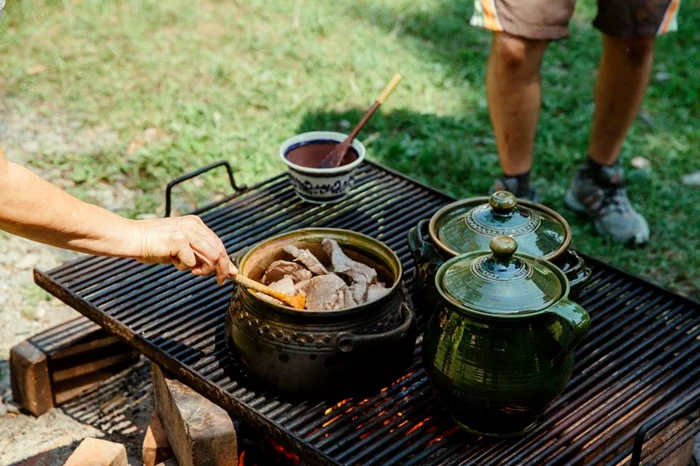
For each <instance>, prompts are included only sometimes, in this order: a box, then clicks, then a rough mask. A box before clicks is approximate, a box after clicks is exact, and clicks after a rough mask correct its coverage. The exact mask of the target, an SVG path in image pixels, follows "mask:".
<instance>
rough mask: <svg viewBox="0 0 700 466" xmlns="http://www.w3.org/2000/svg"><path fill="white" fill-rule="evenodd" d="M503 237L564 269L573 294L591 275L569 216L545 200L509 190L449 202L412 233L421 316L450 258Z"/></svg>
mask: <svg viewBox="0 0 700 466" xmlns="http://www.w3.org/2000/svg"><path fill="white" fill-rule="evenodd" d="M500 235H504V236H510V237H513V238H515V240H516V241H517V242H518V248H519V251H520V252H522V253H525V254H530V255H532V256H535V257H538V258H542V259H546V260H548V261H550V262H551V263H553V264H554V265H556V266H557V267H559V268H560V269H561V271H562V272H564V275H566V278H567V279H568V280H569V284H570V286H571V288H572V290H573V292H574V293H576V292H577V291H579V290H580V289H581V288H582V287H583V286H584V285H585V284H586V282H588V280H589V279H590V277H591V270H590V269H589V268H588V267H587V266H586V265H585V263H584V261H583V259H582V258H581V257H580V256H579V255H578V254H577V253H576V252H575V251H574V250H573V249H570V248H569V245H570V244H571V238H572V234H571V227H570V226H569V224H568V223H567V221H566V220H565V219H564V217H562V216H561V215H559V214H558V213H556V212H555V211H553V210H552V209H550V208H548V207H545V206H543V205H541V204H537V203H534V202H528V201H521V200H518V199H517V198H516V197H515V196H514V195H513V194H512V193H510V192H508V191H497V192H495V193H493V194H492V195H491V196H490V197H475V198H471V199H464V200H461V201H456V202H453V203H451V204H448V205H446V206H445V207H443V208H442V209H440V210H438V211H437V212H436V213H435V214H434V215H433V216H432V217H431V218H430V221H428V220H421V221H419V222H418V225H416V226H415V227H414V228H412V229H411V230H410V231H409V234H408V245H409V249H410V250H411V254H412V256H413V261H414V263H415V268H414V272H413V290H414V293H413V301H414V303H415V304H416V312H417V314H420V315H423V316H427V315H429V314H430V312H432V309H433V307H434V305H435V303H436V302H437V301H438V299H439V293H438V292H437V290H436V289H435V286H434V285H433V282H434V281H435V273H436V271H437V269H438V268H439V267H440V266H441V265H442V264H443V263H444V262H445V261H446V260H448V259H450V258H452V257H456V256H458V255H460V254H467V253H472V252H477V251H484V252H488V250H489V241H491V239H492V238H494V237H496V236H500ZM574 298H576V296H574Z"/></svg>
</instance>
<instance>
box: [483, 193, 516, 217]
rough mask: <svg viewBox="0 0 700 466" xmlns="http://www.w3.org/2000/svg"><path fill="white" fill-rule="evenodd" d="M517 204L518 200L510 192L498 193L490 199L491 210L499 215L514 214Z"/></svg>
mask: <svg viewBox="0 0 700 466" xmlns="http://www.w3.org/2000/svg"><path fill="white" fill-rule="evenodd" d="M517 204H518V199H517V198H516V197H515V194H513V193H511V192H510V191H496V192H495V193H493V194H491V197H490V198H489V205H490V206H491V209H492V210H493V211H494V212H496V213H499V214H507V213H510V212H512V211H513V209H514V208H515V206H516V205H517Z"/></svg>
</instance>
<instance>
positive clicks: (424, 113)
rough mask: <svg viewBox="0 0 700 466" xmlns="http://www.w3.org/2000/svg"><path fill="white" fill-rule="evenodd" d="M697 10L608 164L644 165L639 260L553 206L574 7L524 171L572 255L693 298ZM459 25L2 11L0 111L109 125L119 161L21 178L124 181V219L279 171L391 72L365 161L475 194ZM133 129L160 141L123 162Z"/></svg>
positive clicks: (273, 10)
mask: <svg viewBox="0 0 700 466" xmlns="http://www.w3.org/2000/svg"><path fill="white" fill-rule="evenodd" d="M698 6H700V4H699V2H698V0H684V2H683V5H682V7H681V10H680V18H679V23H680V32H678V33H675V34H670V35H668V36H664V37H662V38H660V39H659V40H658V41H657V59H656V64H655V69H654V73H655V74H656V73H659V72H663V73H667V74H668V79H666V80H655V79H652V83H651V86H650V89H649V92H648V94H647V97H646V99H645V102H644V112H645V113H646V114H648V115H649V116H651V118H652V119H653V126H652V125H649V124H646V123H644V122H642V121H641V120H639V121H637V122H636V123H635V125H634V127H633V129H632V132H631V134H630V135H629V137H628V139H627V141H626V143H625V145H624V147H623V150H622V156H621V157H622V161H623V163H624V164H625V166H626V168H628V169H630V168H631V167H630V166H629V161H630V160H631V158H632V157H634V156H637V155H639V156H643V157H645V158H646V159H648V160H649V161H650V162H651V167H652V169H651V172H650V173H647V172H642V171H635V170H631V171H629V181H630V191H631V192H632V198H633V200H634V201H635V203H636V204H637V205H638V206H639V207H640V209H641V210H642V211H643V212H644V213H645V214H646V215H647V216H648V218H649V220H650V223H651V225H652V229H653V232H652V233H653V236H652V241H651V244H650V245H649V246H647V247H646V248H644V249H641V250H630V249H626V248H623V247H620V246H618V245H614V244H607V243H605V242H604V241H602V240H601V239H600V238H598V237H597V236H596V235H595V232H594V230H593V228H592V227H591V226H590V225H589V224H587V223H586V222H584V221H581V220H580V219H577V218H576V217H575V216H573V215H572V214H571V213H570V212H568V211H566V210H565V209H564V207H563V204H562V201H561V199H562V196H563V193H564V190H565V188H566V185H567V183H568V179H569V176H570V173H571V172H572V170H573V169H574V167H575V166H576V165H577V164H578V163H579V162H580V161H581V160H582V159H583V158H584V155H585V148H586V143H587V138H588V130H589V127H590V118H591V113H592V99H591V96H592V91H593V84H594V78H595V68H596V66H597V60H598V57H599V54H600V37H599V34H598V33H597V32H596V31H595V30H594V29H593V28H592V27H591V26H590V19H591V17H592V15H593V14H594V13H595V7H594V2H592V1H591V0H587V1H584V0H581V1H579V4H578V7H577V13H576V16H575V18H574V21H573V22H572V33H573V34H572V38H571V39H569V40H566V41H562V42H558V43H555V44H553V45H552V46H551V47H550V49H549V50H548V52H547V55H546V59H545V63H544V67H543V80H544V104H543V111H542V115H541V120H540V126H539V132H538V139H537V148H536V166H535V172H534V175H535V176H536V177H538V178H539V180H540V181H539V183H540V186H541V188H542V190H543V194H544V196H545V202H546V203H547V204H549V205H551V206H552V207H554V208H555V209H557V210H559V211H560V212H562V213H564V215H566V217H567V218H568V219H569V220H570V221H571V223H572V225H573V228H574V236H575V240H574V245H575V247H577V248H579V249H580V250H582V251H584V252H586V253H589V254H592V255H595V256H598V257H602V258H603V259H604V260H606V261H608V262H610V263H612V264H614V265H616V266H618V267H621V268H623V269H625V270H628V271H631V272H633V273H635V274H639V275H642V276H644V277H646V278H649V279H651V280H653V281H656V282H658V283H661V284H662V285H664V286H667V287H669V288H671V289H674V290H676V291H679V292H682V293H686V294H690V295H694V296H699V295H700V284H699V283H698V281H697V279H696V278H695V277H696V276H697V274H698V272H700V254H699V253H698V252H697V250H698V249H699V248H700V242H699V240H698V233H699V232H700V221H699V220H698V219H699V218H700V191H699V190H698V189H697V188H690V187H684V186H682V185H681V184H680V178H681V176H682V175H684V174H686V173H690V172H692V171H695V170H698V169H700V165H698V161H697V160H698V159H697V157H696V154H697V149H698V147H699V142H700V133H699V132H698V124H697V121H698V116H699V113H700V112H699V111H698V110H699V109H700V85H699V84H698V83H699V81H698V79H697V73H698V69H699V68H700V46H698V44H700V32H699V31H700V8H698ZM471 10H472V3H471V2H470V1H468V0H418V1H416V0H381V1H380V0H375V1H369V0H359V1H354V2H332V1H330V0H318V1H309V0H295V1H293V0H287V1H270V0H268V1H261V0H247V1H241V2H231V1H213V0H212V1H198V2H197V1H195V2H191V1H185V0H170V1H155V0H124V1H121V2H104V1H101V0H63V1H58V0H22V1H17V2H8V6H7V12H6V14H5V16H4V18H3V21H2V23H1V24H0V34H2V41H0V56H1V57H2V67H1V68H0V95H2V96H3V97H5V98H9V99H8V102H12V103H13V105H18V106H20V105H21V106H23V108H32V109H33V110H34V111H40V112H44V113H46V114H51V113H52V112H61V113H66V114H69V115H71V117H73V118H79V119H80V121H82V122H83V124H84V125H85V126H86V127H89V126H93V125H98V124H107V125H109V126H110V127H111V128H112V129H113V130H114V131H116V133H117V134H118V139H119V145H118V146H115V147H110V148H109V149H107V150H105V149H104V148H102V149H100V150H99V151H97V152H96V153H94V154H91V156H85V155H77V154H45V156H44V157H43V158H39V159H35V160H33V161H32V163H33V164H35V165H37V166H58V167H61V169H62V170H63V172H64V176H66V177H68V178H70V179H72V180H73V181H75V182H77V183H78V186H77V187H76V188H75V192H76V193H81V192H82V191H81V189H82V188H85V187H89V186H92V185H94V184H95V183H97V182H99V181H102V180H106V181H114V180H115V179H117V177H123V176H126V180H127V184H128V185H129V186H131V187H136V188H140V189H143V190H144V191H145V192H146V195H144V196H140V197H139V199H138V205H137V209H138V210H139V211H143V212H148V211H159V210H161V209H162V194H161V193H162V191H161V190H162V186H163V184H164V183H165V181H166V180H168V179H170V178H173V177H175V176H177V175H179V174H182V173H183V172H185V171H187V170H191V169H194V168H197V167H199V166H202V165H204V164H207V163H210V162H212V161H216V160H219V159H227V160H229V161H230V162H231V163H232V164H233V165H234V167H236V170H237V178H238V179H240V180H241V181H242V182H244V183H251V182H254V181H259V180H261V179H263V178H265V177H268V176H270V175H273V174H275V173H277V172H279V171H280V170H282V169H283V167H282V165H281V163H280V162H279V161H278V159H277V156H276V155H277V147H278V145H279V143H280V142H281V141H282V140H283V139H285V138H286V137H288V136H290V135H292V134H294V133H296V132H299V131H306V130H312V129H313V130H317V129H329V130H332V129H341V130H343V129H346V128H347V122H354V121H355V120H356V119H357V118H358V115H359V112H360V110H361V109H362V108H364V107H365V106H366V105H367V104H369V102H371V100H372V98H373V97H374V96H375V94H376V93H377V91H378V90H380V89H381V88H382V87H383V85H384V84H385V82H386V81H387V80H388V79H389V78H390V76H391V75H392V74H393V73H395V72H401V73H402V74H403V75H404V81H403V82H402V84H401V86H400V87H399V88H398V89H397V91H396V92H395V93H394V95H393V96H392V97H391V99H390V100H389V101H388V102H387V103H386V105H385V106H384V108H383V110H382V112H381V113H382V114H381V115H378V116H377V117H375V119H374V120H373V121H372V122H371V124H370V126H369V127H368V128H367V130H366V131H365V132H364V133H363V138H365V139H370V140H371V143H370V144H369V149H370V150H369V155H370V157H371V158H373V159H375V160H378V161H381V162H382V163H385V164H388V165H390V166H392V167H394V168H397V169H399V170H401V171H403V172H406V173H408V174H409V175H411V176H413V177H416V178H418V179H419V180H421V181H423V182H426V183H428V184H430V185H432V186H435V187H437V188H439V189H442V190H445V191H447V192H449V193H451V194H453V195H455V196H459V197H464V196H471V195H476V194H479V195H481V194H483V193H485V191H486V190H487V189H488V187H489V185H490V184H491V182H492V177H493V175H494V174H496V173H497V172H498V164H497V157H496V153H495V146H494V141H493V136H492V131H491V128H490V124H489V119H488V110H487V107H486V98H485V89H484V84H483V76H484V67H485V61H486V58H487V56H488V51H489V42H490V35H489V33H487V32H484V31H480V30H476V29H473V28H470V27H468V26H467V21H468V18H469V15H470V14H471ZM39 65H40V66H42V67H43V71H42V72H39V73H31V70H32V69H33V68H34V70H35V71H36V68H35V67H37V66H39ZM147 128H157V129H158V131H159V132H160V134H162V135H163V137H161V138H157V139H156V140H155V141H152V142H150V143H147V144H145V145H144V146H143V147H141V148H140V149H138V150H136V151H133V150H132V151H131V152H130V151H129V150H128V148H129V145H130V143H131V142H132V141H133V140H135V139H138V138H142V136H143V132H144V130H146V129H147ZM42 164H43V165H42ZM205 188H206V189H203V188H199V189H198V190H197V192H194V193H189V194H188V195H189V196H190V197H192V198H193V199H195V200H199V201H201V200H202V195H201V194H199V193H202V192H207V190H209V189H215V190H219V191H223V190H225V183H224V181H223V180H222V179H216V178H215V177H211V178H209V179H208V181H207V183H206V186H205ZM192 189H194V188H190V190H192ZM132 214H135V212H132Z"/></svg>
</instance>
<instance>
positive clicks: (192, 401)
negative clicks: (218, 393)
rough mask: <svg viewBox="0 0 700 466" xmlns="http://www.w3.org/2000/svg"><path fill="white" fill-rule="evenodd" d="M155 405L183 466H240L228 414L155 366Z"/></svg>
mask: <svg viewBox="0 0 700 466" xmlns="http://www.w3.org/2000/svg"><path fill="white" fill-rule="evenodd" d="M152 367H153V369H152V379H153V392H154V402H155V408H156V411H157V412H158V416H159V417H160V420H161V423H162V426H163V429H164V430H165V433H166V435H167V437H168V441H169V443H170V446H171V448H172V449H173V453H174V455H175V458H176V459H177V462H178V464H179V465H180V466H237V464H238V447H237V439H236V430H235V428H234V425H233V421H232V420H231V418H230V417H229V415H228V413H227V412H226V411H224V410H223V409H222V408H220V407H219V406H217V405H215V404H214V403H212V402H211V401H209V400H207V399H206V398H204V397H203V396H202V395H200V394H198V393H197V392H195V391H194V390H192V389H191V388H189V387H188V386H186V385H184V384H183V383H181V382H179V381H178V380H175V379H173V378H171V376H170V375H168V374H166V373H164V372H163V371H162V370H161V369H160V368H159V367H158V366H156V365H155V364H154V365H153V366H152Z"/></svg>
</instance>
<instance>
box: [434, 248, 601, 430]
mask: <svg viewBox="0 0 700 466" xmlns="http://www.w3.org/2000/svg"><path fill="white" fill-rule="evenodd" d="M490 247H491V251H492V252H491V253H488V252H475V253H469V254H464V255H461V256H458V257H455V258H453V259H451V260H449V261H447V262H445V263H444V264H443V265H442V266H441V267H440V268H439V269H438V271H437V275H436V277H435V285H436V288H437V290H438V292H439V294H440V296H441V299H440V301H439V303H438V305H437V307H436V308H435V312H434V313H433V314H432V315H431V317H430V320H429V322H428V327H427V330H426V332H425V336H424V338H423V364H424V366H425V368H426V371H427V373H428V375H429V377H430V379H431V381H432V383H433V385H434V387H435V389H436V390H437V391H438V393H439V394H440V395H441V396H442V397H443V398H444V399H445V400H446V401H447V403H448V405H449V406H450V412H451V414H452V416H453V417H454V419H455V421H456V422H457V423H458V424H459V425H460V426H462V427H463V428H464V429H466V430H467V431H469V432H472V433H474V434H477V435H485V436H492V437H506V436H515V435H521V434H524V433H525V432H527V431H529V430H530V429H532V428H533V427H534V426H535V424H536V421H537V419H538V417H539V416H541V415H542V413H543V412H544V411H545V410H546V408H547V407H548V406H549V405H550V404H551V403H552V402H553V401H554V400H555V399H556V398H557V397H558V396H559V394H560V393H561V392H562V391H563V390H564V388H565V387H566V384H567V383H568V382H569V379H570V378H571V372H572V371H573V366H574V354H573V351H574V348H576V346H577V345H578V344H579V343H580V342H581V340H582V339H583V337H584V336H585V335H586V333H587V332H588V328H589V326H590V318H589V316H588V313H586V311H585V310H584V309H583V308H582V307H581V306H579V305H578V304H576V303H574V302H573V301H570V300H569V298H568V294H569V283H568V280H567V279H566V276H565V275H564V274H563V272H562V271H561V270H560V269H559V268H557V267H556V266H554V265H552V264H551V263H550V262H548V261H545V260H543V259H538V258H535V257H533V256H530V255H525V254H515V251H516V249H517V243H516V242H515V240H514V239H513V238H511V237H508V236H497V237H495V238H494V239H493V240H492V241H491V243H490Z"/></svg>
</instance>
